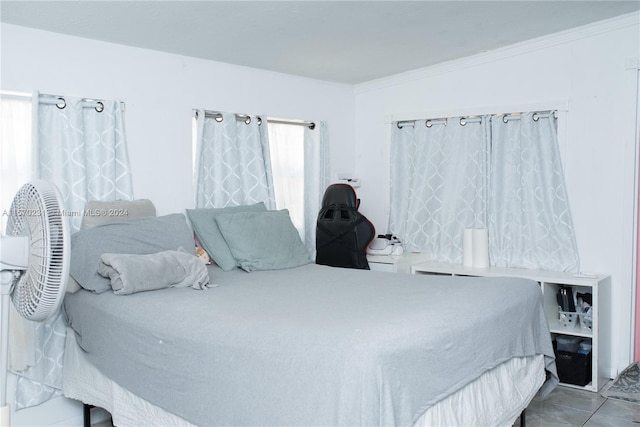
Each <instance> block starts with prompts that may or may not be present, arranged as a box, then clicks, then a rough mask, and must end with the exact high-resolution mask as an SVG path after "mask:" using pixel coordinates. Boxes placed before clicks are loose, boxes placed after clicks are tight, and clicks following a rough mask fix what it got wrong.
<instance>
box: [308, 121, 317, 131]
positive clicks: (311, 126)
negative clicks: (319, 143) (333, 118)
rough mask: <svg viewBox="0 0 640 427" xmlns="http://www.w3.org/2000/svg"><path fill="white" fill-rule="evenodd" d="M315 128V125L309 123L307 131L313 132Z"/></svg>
mask: <svg viewBox="0 0 640 427" xmlns="http://www.w3.org/2000/svg"><path fill="white" fill-rule="evenodd" d="M315 128H316V124H315V123H314V122H311V123H309V129H310V130H314V129H315Z"/></svg>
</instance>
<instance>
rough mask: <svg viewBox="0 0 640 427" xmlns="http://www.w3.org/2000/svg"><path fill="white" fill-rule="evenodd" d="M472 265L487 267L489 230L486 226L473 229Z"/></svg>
mask: <svg viewBox="0 0 640 427" xmlns="http://www.w3.org/2000/svg"><path fill="white" fill-rule="evenodd" d="M472 241H473V245H472V246H473V266H474V267H476V268H487V267H489V231H488V230H487V229H486V228H474V229H473V237H472Z"/></svg>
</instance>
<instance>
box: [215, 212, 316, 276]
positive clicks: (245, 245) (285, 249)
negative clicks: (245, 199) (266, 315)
mask: <svg viewBox="0 0 640 427" xmlns="http://www.w3.org/2000/svg"><path fill="white" fill-rule="evenodd" d="M216 222H217V223H218V227H220V231H221V232H222V235H223V236H224V239H225V240H226V242H227V244H228V245H229V249H230V250H231V253H232V254H233V256H234V258H235V259H236V261H237V263H238V265H239V266H240V268H242V269H243V270H245V271H254V270H279V269H283V268H292V267H298V266H300V265H304V264H309V263H310V262H311V258H309V253H308V252H307V248H305V246H304V244H303V243H302V240H301V239H300V235H299V234H298V230H296V228H295V227H294V225H293V223H292V222H291V218H290V217H289V211H288V210H286V209H283V210H280V211H265V212H237V213H225V214H220V215H218V216H217V217H216Z"/></svg>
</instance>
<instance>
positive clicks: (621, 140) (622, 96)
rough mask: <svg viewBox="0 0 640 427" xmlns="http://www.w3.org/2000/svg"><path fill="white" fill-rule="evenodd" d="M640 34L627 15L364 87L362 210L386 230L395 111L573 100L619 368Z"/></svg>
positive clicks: (587, 263) (584, 245)
mask: <svg viewBox="0 0 640 427" xmlns="http://www.w3.org/2000/svg"><path fill="white" fill-rule="evenodd" d="M638 40H639V25H638V18H637V16H635V15H633V16H631V15H628V16H624V17H620V18H617V19H613V20H609V21H603V22H601V23H598V24H597V25H591V26H588V27H584V28H581V29H576V30H572V31H567V32H565V33H561V34H557V35H554V36H548V37H545V38H541V39H537V40H534V41H530V42H527V43H522V44H519V45H515V46H511V47H509V48H506V49H501V50H499V51H494V52H489V53H486V54H481V55H477V56H474V57H469V58H465V59H463V60H459V61H454V62H451V63H446V64H441V65H439V66H436V67H431V68H427V69H422V70H417V71H415V72H410V73H405V74H401V75H397V76H393V77H390V78H386V79H381V80H378V81H373V82H368V83H365V84H362V85H359V86H357V87H356V100H355V108H356V149H355V152H356V163H357V175H359V177H360V178H361V180H362V187H361V188H360V190H359V196H360V197H361V199H362V204H361V206H362V208H361V209H362V210H363V212H364V214H365V215H367V216H368V217H369V218H370V219H371V220H372V221H373V222H374V224H375V225H376V228H377V229H378V231H380V232H381V231H386V227H387V224H388V211H389V194H388V188H389V129H390V125H389V121H390V119H391V118H392V117H393V118H395V119H398V118H400V119H401V118H411V117H413V118H417V117H420V116H421V117H422V118H428V117H443V116H444V117H446V116H450V115H458V114H462V115H464V114H472V113H474V112H475V113H487V112H495V113H497V112H501V111H502V112H504V111H522V110H521V109H520V108H522V107H524V108H528V107H531V106H533V105H536V108H540V107H539V106H545V105H546V106H549V107H552V108H553V107H556V106H558V105H562V104H566V105H568V113H567V115H566V116H567V123H566V125H567V126H566V129H565V130H564V131H562V130H561V132H562V135H560V136H561V137H562V138H563V139H564V141H563V147H562V149H563V159H564V167H565V176H566V179H567V186H568V192H569V198H570V203H571V210H572V214H573V219H574V225H575V228H576V234H577V243H578V247H579V254H580V259H581V267H582V271H585V272H598V273H605V274H610V275H611V276H612V298H613V304H612V307H608V309H609V310H611V312H612V316H613V327H612V331H611V333H612V334H613V335H612V361H613V366H612V374H614V373H615V370H620V369H622V368H624V367H626V366H627V364H628V363H629V362H630V357H631V356H630V354H631V350H632V342H631V338H630V337H631V333H632V329H631V324H632V320H633V319H632V308H631V307H632V304H631V301H632V296H633V284H632V279H633V278H632V267H633V262H632V244H633V240H632V237H633V222H634V221H633V201H634V173H635V160H634V159H635V157H636V151H635V149H636V142H635V141H636V132H637V122H636V101H637V95H638V91H637V84H638V70H637V66H636V69H627V65H628V64H629V60H628V58H631V59H637V58H638V53H639V51H638V49H639V48H638ZM416 54H424V55H428V54H429V53H428V52H420V53H416ZM631 62H633V61H631ZM525 111H527V110H526V109H525ZM416 112H428V113H427V114H429V115H424V114H422V115H421V114H417V113H416ZM381 195H382V196H383V197H382V196H381Z"/></svg>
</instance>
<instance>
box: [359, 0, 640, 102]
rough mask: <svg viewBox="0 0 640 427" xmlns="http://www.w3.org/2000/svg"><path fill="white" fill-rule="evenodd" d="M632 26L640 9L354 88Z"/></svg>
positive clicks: (442, 71) (466, 65)
mask: <svg viewBox="0 0 640 427" xmlns="http://www.w3.org/2000/svg"><path fill="white" fill-rule="evenodd" d="M632 26H640V14H639V13H636V12H632V13H627V14H624V15H620V16H617V17H615V18H611V19H606V20H603V21H598V22H595V23H592V24H587V25H583V26H581V27H576V28H572V29H569V30H565V31H561V32H558V33H553V34H549V35H546V36H542V37H537V38H535V39H531V40H527V41H524V42H520V43H516V44H512V45H509V46H506V47H503V48H499V49H495V50H492V51H489V52H483V53H479V54H476V55H472V56H467V57H464V58H460V59H454V60H452V61H447V62H443V63H441V64H436V65H432V66H429V67H424V68H419V69H416V70H412V71H407V72H404V73H400V74H394V75H392V76H389V77H383V78H381V79H376V80H371V81H368V82H365V83H361V84H358V85H356V86H355V87H354V92H355V94H356V95H357V94H360V93H365V92H369V91H374V90H378V89H384V88H386V87H389V86H395V85H398V84H403V83H409V82H412V81H416V80H422V79H426V78H429V77H433V76H437V75H440V74H446V73H450V72H453V71H459V70H463V69H465V68H471V67H475V66H478V65H482V64H487V63H490V62H495V61H499V60H502V59H506V58H511V57H514V56H518V55H522V54H524V53H529V52H534V51H536V50H541V49H546V48H549V47H553V46H557V45H560V44H565V43H570V42H573V41H576V40H581V39H585V38H588V37H594V36H597V35H600V34H604V33H608V32H611V31H616V30H620V29H623V28H626V27H632Z"/></svg>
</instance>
